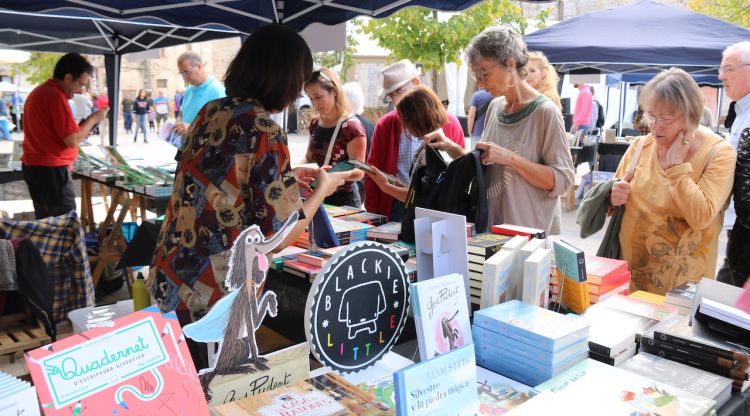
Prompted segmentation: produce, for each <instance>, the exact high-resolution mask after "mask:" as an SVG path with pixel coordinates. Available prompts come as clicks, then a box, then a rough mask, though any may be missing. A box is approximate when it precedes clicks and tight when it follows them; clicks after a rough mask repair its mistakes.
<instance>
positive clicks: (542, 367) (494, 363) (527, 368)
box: [476, 349, 589, 386]
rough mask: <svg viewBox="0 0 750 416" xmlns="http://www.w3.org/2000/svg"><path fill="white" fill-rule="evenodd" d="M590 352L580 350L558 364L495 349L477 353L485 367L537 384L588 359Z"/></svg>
mask: <svg viewBox="0 0 750 416" xmlns="http://www.w3.org/2000/svg"><path fill="white" fill-rule="evenodd" d="M588 353H589V352H588V350H587V349H583V350H579V352H578V354H575V355H573V356H572V357H570V358H568V359H567V360H565V361H563V362H561V363H560V364H558V365H556V366H549V365H546V364H541V363H538V362H536V361H531V360H526V359H524V358H522V357H518V356H514V355H513V354H507V355H506V356H500V355H498V354H496V353H495V352H494V351H493V352H491V353H489V354H488V353H486V352H485V351H477V353H476V354H477V363H479V364H480V365H482V366H483V367H485V368H488V369H491V370H493V371H497V372H498V373H500V374H502V375H504V376H506V377H510V378H512V379H514V380H517V381H519V382H521V383H524V384H528V385H529V386H537V385H539V384H541V383H543V382H545V381H547V380H549V379H551V378H552V377H554V376H556V375H558V374H561V373H562V372H564V371H565V370H567V369H569V368H571V367H573V366H574V365H576V364H578V363H579V362H581V361H583V360H586V359H587V358H588V356H589V355H588Z"/></svg>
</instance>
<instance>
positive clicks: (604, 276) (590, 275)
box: [586, 255, 628, 285]
mask: <svg viewBox="0 0 750 416" xmlns="http://www.w3.org/2000/svg"><path fill="white" fill-rule="evenodd" d="M626 271H628V262H627V261H625V260H618V259H608V258H606V257H599V256H593V255H586V278H587V279H588V281H589V283H591V284H595V285H601V284H602V283H604V282H606V281H607V280H608V279H609V278H612V277H616V276H620V275H622V274H623V273H624V272H626Z"/></svg>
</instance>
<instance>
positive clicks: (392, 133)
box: [365, 59, 465, 222]
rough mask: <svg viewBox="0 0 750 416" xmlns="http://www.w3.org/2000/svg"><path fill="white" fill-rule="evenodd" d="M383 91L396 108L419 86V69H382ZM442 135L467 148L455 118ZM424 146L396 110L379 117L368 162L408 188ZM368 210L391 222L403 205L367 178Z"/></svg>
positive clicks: (403, 64) (403, 65)
mask: <svg viewBox="0 0 750 416" xmlns="http://www.w3.org/2000/svg"><path fill="white" fill-rule="evenodd" d="M381 73H382V74H383V89H381V90H380V92H379V93H378V95H379V96H380V97H384V98H386V99H387V100H388V101H389V102H390V103H393V105H394V106H395V105H397V104H398V102H399V101H400V100H401V97H403V96H404V94H406V93H408V92H409V91H411V90H413V89H414V87H416V86H417V85H419V84H420V80H419V75H420V70H419V69H418V68H416V67H415V66H414V64H412V63H411V61H410V60H408V59H403V60H401V61H398V62H396V63H395V64H393V65H391V66H388V67H385V68H383V70H382V71H381ZM443 132H445V135H446V136H448V138H449V139H451V140H453V141H454V142H456V143H457V144H459V145H460V146H461V147H464V145H465V144H464V133H463V129H462V128H461V124H460V123H459V122H458V119H457V118H456V116H454V115H452V114H448V124H446V125H445V126H443ZM421 145H422V138H421V137H414V136H412V135H411V134H409V133H408V132H406V131H404V130H403V128H402V127H401V120H400V119H399V117H398V113H397V112H396V109H393V110H391V111H390V112H388V113H387V114H385V115H383V116H382V117H380V119H379V120H378V122H377V124H376V125H375V132H374V133H373V135H372V144H371V146H370V154H369V155H368V158H367V163H368V164H369V165H371V166H375V167H376V168H378V169H379V170H381V171H383V172H385V173H387V174H390V175H393V176H396V177H397V178H398V179H399V180H400V181H401V182H402V183H403V184H404V185H409V179H410V171H411V164H412V160H413V159H414V153H416V151H417V149H418V148H419V146H421ZM365 195H367V198H366V199H365V208H367V211H368V212H374V213H376V214H381V215H385V216H387V217H388V218H389V221H395V222H398V221H401V217H402V215H403V212H404V204H403V203H402V202H401V201H398V200H397V199H395V198H393V197H392V196H391V195H388V194H386V193H385V192H383V191H382V190H381V189H380V188H379V187H378V185H377V184H375V182H374V181H373V180H372V179H370V177H369V176H365Z"/></svg>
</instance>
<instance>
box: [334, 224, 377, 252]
mask: <svg viewBox="0 0 750 416" xmlns="http://www.w3.org/2000/svg"><path fill="white" fill-rule="evenodd" d="M331 226H332V227H333V232H334V233H335V234H336V238H338V240H339V243H340V244H341V245H342V246H343V245H346V244H353V243H356V242H358V241H365V240H367V231H368V230H370V229H373V228H375V227H373V226H372V225H370V224H365V223H361V222H357V221H346V220H344V219H343V217H341V218H331Z"/></svg>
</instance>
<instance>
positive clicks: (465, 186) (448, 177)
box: [401, 146, 488, 243]
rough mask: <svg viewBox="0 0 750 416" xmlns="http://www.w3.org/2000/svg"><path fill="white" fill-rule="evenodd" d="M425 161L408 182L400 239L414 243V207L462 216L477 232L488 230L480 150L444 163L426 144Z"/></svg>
mask: <svg viewBox="0 0 750 416" xmlns="http://www.w3.org/2000/svg"><path fill="white" fill-rule="evenodd" d="M425 152H426V153H425V164H424V165H422V166H419V167H417V168H416V169H415V170H414V172H413V173H412V177H411V180H410V182H409V192H408V193H407V195H406V202H404V215H403V217H402V219H401V239H402V240H403V241H405V242H408V243H414V217H415V212H414V209H415V208H416V207H420V208H427V209H432V210H436V211H442V212H448V213H451V214H459V215H464V216H465V217H466V221H467V222H471V223H474V227H475V229H476V231H477V233H481V232H485V231H487V227H488V224H487V221H488V220H487V215H488V211H487V192H486V188H485V184H484V165H482V163H481V160H480V155H481V153H480V151H479V150H474V151H472V152H469V153H467V154H465V155H463V156H461V157H459V158H457V159H455V160H453V161H452V162H451V163H450V164H448V163H446V161H445V160H444V159H443V157H442V156H441V155H440V153H439V152H438V151H437V150H435V149H433V148H432V147H429V146H427V147H425Z"/></svg>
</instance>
